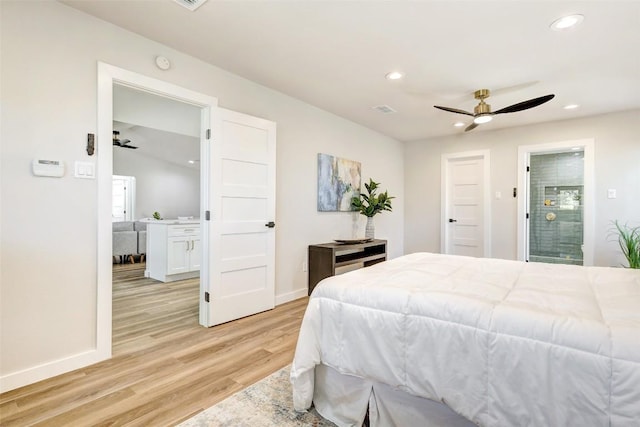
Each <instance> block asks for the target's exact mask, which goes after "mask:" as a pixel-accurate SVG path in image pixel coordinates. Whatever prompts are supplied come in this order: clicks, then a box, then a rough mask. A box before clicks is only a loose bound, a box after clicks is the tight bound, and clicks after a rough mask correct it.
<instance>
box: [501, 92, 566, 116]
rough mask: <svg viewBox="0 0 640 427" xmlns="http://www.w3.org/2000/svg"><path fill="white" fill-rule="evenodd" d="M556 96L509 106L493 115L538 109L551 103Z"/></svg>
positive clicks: (546, 96) (547, 96) (542, 97)
mask: <svg viewBox="0 0 640 427" xmlns="http://www.w3.org/2000/svg"><path fill="white" fill-rule="evenodd" d="M554 96H555V95H553V94H551V95H545V96H541V97H539V98H533V99H529V100H528V101H522V102H518V103H517V104H513V105H509V106H508V107H504V108H502V109H500V110H498V111H494V112H493V114H504V113H515V112H517V111H522V110H528V109H529V108H533V107H537V106H538V105H542V104H544V103H545V102H548V101H551V100H552V99H553V97H554Z"/></svg>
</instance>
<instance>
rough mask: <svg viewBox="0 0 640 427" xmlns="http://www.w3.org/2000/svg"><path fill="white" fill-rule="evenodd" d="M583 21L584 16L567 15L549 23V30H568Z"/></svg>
mask: <svg viewBox="0 0 640 427" xmlns="http://www.w3.org/2000/svg"><path fill="white" fill-rule="evenodd" d="M583 19H584V15H568V16H563V17H562V18H558V19H556V20H555V21H553V22H552V23H551V29H552V30H555V31H562V30H568V29H570V28H573V27H575V26H576V25H578V24H579V23H581V22H582V20H583Z"/></svg>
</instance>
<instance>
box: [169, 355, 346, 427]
mask: <svg viewBox="0 0 640 427" xmlns="http://www.w3.org/2000/svg"><path fill="white" fill-rule="evenodd" d="M290 368H291V366H286V367H284V368H282V369H280V370H279V371H277V372H274V373H273V374H271V375H269V376H268V377H267V378H265V379H263V380H261V381H258V382H257V383H255V384H253V385H252V386H249V387H247V388H245V389H244V390H241V391H239V392H237V393H236V394H234V395H232V396H230V397H228V398H226V399H225V400H223V401H222V402H220V403H218V404H216V405H214V406H212V407H211V408H209V409H207V410H205V411H203V412H201V413H199V414H198V415H196V416H194V417H193V418H190V419H188V420H187V421H185V422H183V423H181V424H180V425H179V426H178V427H245V426H246V427H301V426H313V427H335V424H333V423H332V422H330V421H327V420H325V419H324V418H322V417H321V416H320V415H319V414H318V413H317V412H316V411H315V409H313V408H311V410H309V412H305V413H298V412H296V411H294V410H293V398H292V395H291V393H292V392H291V383H290V382H289V370H290Z"/></svg>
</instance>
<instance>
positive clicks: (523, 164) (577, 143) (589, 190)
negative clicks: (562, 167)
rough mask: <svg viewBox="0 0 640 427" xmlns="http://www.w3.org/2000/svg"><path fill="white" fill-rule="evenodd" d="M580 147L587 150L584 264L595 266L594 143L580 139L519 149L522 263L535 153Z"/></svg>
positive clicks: (563, 150)
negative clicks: (532, 157)
mask: <svg viewBox="0 0 640 427" xmlns="http://www.w3.org/2000/svg"><path fill="white" fill-rule="evenodd" d="M572 148H580V149H582V150H583V151H584V194H583V197H584V208H583V209H584V211H583V219H584V222H583V226H584V240H583V245H584V249H583V252H582V255H583V258H582V263H583V265H585V266H589V265H593V257H594V242H595V227H594V212H595V210H594V209H595V204H594V203H595V202H594V194H595V193H594V173H593V171H594V140H593V138H589V139H578V140H569V141H559V142H550V143H545V144H536V145H521V146H519V147H518V192H519V195H518V260H520V261H525V260H526V259H527V252H528V247H529V236H528V229H529V227H528V219H527V213H528V200H529V190H530V188H529V180H528V176H527V174H528V172H527V166H528V165H529V158H530V155H531V154H532V153H535V154H543V153H558V152H565V151H571V149H572Z"/></svg>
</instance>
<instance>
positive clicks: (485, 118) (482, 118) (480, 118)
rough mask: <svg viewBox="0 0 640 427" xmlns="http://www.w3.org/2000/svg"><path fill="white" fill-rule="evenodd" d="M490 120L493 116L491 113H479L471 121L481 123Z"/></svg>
mask: <svg viewBox="0 0 640 427" xmlns="http://www.w3.org/2000/svg"><path fill="white" fill-rule="evenodd" d="M491 120H493V116H492V115H491V114H480V115H479V116H476V117H474V118H473V123H475V124H477V125H481V124H483V123H489V122H490V121H491Z"/></svg>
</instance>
